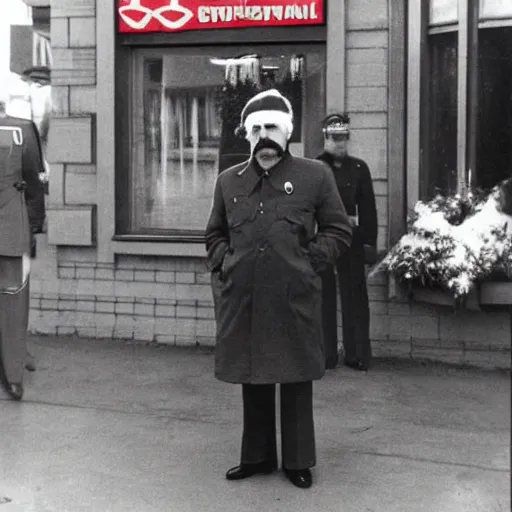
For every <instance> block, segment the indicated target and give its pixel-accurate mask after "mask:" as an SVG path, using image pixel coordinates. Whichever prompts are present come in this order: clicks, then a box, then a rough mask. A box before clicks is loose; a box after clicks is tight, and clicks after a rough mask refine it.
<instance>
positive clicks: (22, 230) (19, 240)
mask: <svg viewBox="0 0 512 512" xmlns="http://www.w3.org/2000/svg"><path fill="white" fill-rule="evenodd" d="M11 128H13V129H11ZM43 170H44V164H43V159H42V152H41V146H40V142H39V136H38V133H37V128H36V126H35V124H34V123H33V122H32V121H27V120H24V119H17V118H13V117H5V118H0V256H13V257H15V256H21V255H22V254H27V253H30V244H31V232H32V231H38V230H39V229H40V226H41V224H42V222H43V221H44V216H45V209H44V186H43V184H42V183H41V181H40V179H39V173H41V172H43ZM31 224H32V226H33V228H32V227H31Z"/></svg>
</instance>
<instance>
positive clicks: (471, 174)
mask: <svg viewBox="0 0 512 512" xmlns="http://www.w3.org/2000/svg"><path fill="white" fill-rule="evenodd" d="M461 5H462V6H463V7H464V8H463V9H459V10H457V6H459V7H460V6H461ZM478 5H479V11H478V12H477V11H475V10H474V7H476V6H477V4H476V3H475V0H467V1H466V4H465V5H464V4H461V3H460V0H459V1H449V0H443V1H441V0H431V2H430V12H429V19H421V21H420V22H418V23H419V25H423V27H424V28H426V30H427V37H426V38H425V39H424V40H423V41H424V42H423V43H422V44H421V48H422V50H421V52H422V53H421V55H419V56H418V57H417V58H419V59H420V60H421V72H420V74H421V77H420V80H421V87H417V88H416V89H415V88H414V87H410V90H412V91H416V94H417V98H416V103H415V102H411V104H413V105H414V104H417V105H418V107H417V121H413V122H418V123H419V124H418V126H419V127H420V128H419V129H418V130H417V132H416V133H418V132H419V133H420V134H421V135H420V139H421V140H420V145H419V150H418V152H417V153H416V155H417V156H416V159H415V160H414V161H413V165H412V167H411V170H410V175H411V176H413V175H414V173H416V174H415V179H414V180H413V181H414V182H416V181H415V180H416V179H417V183H418V186H417V191H418V196H419V197H417V198H423V199H428V198H431V197H433V196H434V195H435V194H436V193H443V194H453V193H456V192H461V191H463V190H466V189H467V187H468V186H476V187H479V188H483V189H486V190H488V189H490V188H492V187H493V186H495V185H496V184H497V183H498V182H500V181H502V180H503V179H505V178H507V177H509V176H511V175H512V152H511V151H510V147H511V145H512V26H511V25H512V3H511V2H509V1H506V2H505V1H499V0H480V2H479V4H478ZM413 12H414V15H415V16H417V17H423V16H424V13H423V12H421V11H420V10H416V11H413ZM473 13H475V18H478V19H473ZM476 14H478V16H476ZM454 17H455V20H456V23H453V20H454ZM457 18H459V19H457ZM450 23H451V24H450ZM443 24H444V26H442V25H443ZM461 30H463V31H464V32H463V33H462V35H463V37H461V34H460V33H459V31H461ZM465 34H467V37H466V36H465ZM410 38H411V44H413V47H414V43H415V42H416V44H417V42H418V41H419V38H421V34H411V35H410ZM410 64H411V65H413V64H414V63H413V62H410ZM409 119H410V120H413V119H414V118H413V117H411V116H410V117H409ZM410 133H411V134H412V133H415V132H414V130H412V131H411V132H410ZM413 156H414V155H413ZM411 191H413V192H414V189H411ZM411 195H412V194H411Z"/></svg>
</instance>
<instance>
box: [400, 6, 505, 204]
mask: <svg viewBox="0 0 512 512" xmlns="http://www.w3.org/2000/svg"><path fill="white" fill-rule="evenodd" d="M408 5H409V10H408V40H407V48H408V52H407V64H408V71H407V90H408V96H407V114H406V116H407V130H406V133H407V152H406V169H407V208H408V211H411V210H412V209H413V208H414V205H415V204H416V202H417V201H418V200H419V199H425V197H426V194H425V190H424V188H425V187H424V186H423V183H422V179H421V178H422V176H424V173H425V172H427V169H428V165H429V162H428V154H427V152H426V151H424V149H423V148H425V147H426V145H427V136H428V116H427V115H425V114H426V111H427V110H428V106H429V102H430V99H429V97H428V90H429V87H428V86H429V82H428V79H429V69H428V63H429V47H428V36H429V35H432V34H437V33H442V32H453V31H456V32H457V41H458V43H457V44H458V46H457V59H458V66H457V87H458V99H457V182H458V192H463V191H464V190H465V187H466V185H469V186H471V185H472V184H474V178H475V176H476V170H477V169H476V163H477V154H476V153H477V137H478V66H477V59H478V39H479V33H478V31H479V29H482V28H490V27H503V26H510V25H511V24H512V16H509V17H508V16H507V17H496V18H494V19H489V18H482V19H480V17H479V14H480V0H458V12H459V16H458V21H457V23H450V24H440V25H436V26H433V25H429V22H428V16H429V8H430V6H429V2H413V1H411V0H410V1H409V4H408ZM469 180H471V183H469Z"/></svg>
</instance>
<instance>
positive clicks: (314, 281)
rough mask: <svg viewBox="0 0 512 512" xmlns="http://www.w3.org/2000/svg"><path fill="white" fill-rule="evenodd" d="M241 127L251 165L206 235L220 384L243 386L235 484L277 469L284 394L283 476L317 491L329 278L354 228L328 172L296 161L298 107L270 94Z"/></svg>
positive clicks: (236, 179)
mask: <svg viewBox="0 0 512 512" xmlns="http://www.w3.org/2000/svg"><path fill="white" fill-rule="evenodd" d="M241 117H242V119H241V121H242V122H241V126H240V129H239V134H240V135H242V136H244V137H246V138H247V140H248V141H249V143H250V148H251V158H250V159H249V160H248V161H247V162H245V163H242V164H239V165H235V166H234V167H231V168H229V169H227V170H226V171H224V172H223V173H221V174H220V175H219V177H218V179H217V183H216V186H215V192H214V199H213V206H212V210H211V214H210V218H209V221H208V225H207V228H206V247H207V251H208V264H209V268H210V270H211V271H212V288H213V295H214V302H215V315H216V321H217V344H216V355H215V376H216V377H217V378H218V379H220V380H222V381H225V382H230V383H237V384H242V397H243V436H242V453H241V461H240V464H239V465H238V466H236V467H234V468H232V469H230V470H229V471H228V472H227V474H226V478H227V479H228V480H239V479H242V478H246V477H249V476H252V475H254V474H256V473H271V472H273V471H274V470H275V469H277V450H276V429H275V417H276V416H275V385H276V384H280V385H281V386H280V393H281V436H282V437H281V451H282V466H283V470H284V472H285V474H286V476H287V477H288V479H289V480H290V481H291V482H292V483H293V484H294V485H296V486H297V487H301V488H307V487H310V486H311V483H312V476H311V472H310V468H311V467H312V466H314V465H315V464H316V453H315V438H314V423H313V409H312V389H313V386H312V381H313V380H315V379H319V378H321V377H322V376H323V375H324V372H325V368H324V352H323V339H322V309H321V307H322V290H321V278H320V276H319V272H320V271H321V270H322V269H324V268H325V267H326V266H328V265H332V264H334V262H335V260H336V258H337V257H338V255H339V254H340V253H343V252H345V251H346V250H347V248H348V247H349V245H350V240H351V228H350V225H349V220H348V217H347V215H346V214H345V210H344V207H343V204H342V202H341V199H340V196H339V193H338V191H337V188H336V184H335V182H334V177H333V175H332V173H331V171H330V170H329V168H328V167H327V166H326V165H325V164H323V163H320V162H317V161H314V160H310V159H305V158H296V157H293V156H292V155H291V154H290V153H289V151H288V141H289V140H290V137H291V135H292V131H293V112H292V108H291V105H290V102H289V101H288V100H287V99H286V98H284V97H283V96H282V95H281V94H280V93H279V92H278V91H276V90H269V91H265V92H263V93H260V94H258V95H256V96H254V97H253V98H252V99H251V100H249V102H248V103H247V104H246V106H245V107H244V109H243V111H242V116H241Z"/></svg>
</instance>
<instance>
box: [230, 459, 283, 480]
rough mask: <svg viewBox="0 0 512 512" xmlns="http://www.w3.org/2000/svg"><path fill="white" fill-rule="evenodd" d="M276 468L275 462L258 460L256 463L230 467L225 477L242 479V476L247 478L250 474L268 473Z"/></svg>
mask: <svg viewBox="0 0 512 512" xmlns="http://www.w3.org/2000/svg"><path fill="white" fill-rule="evenodd" d="M276 469H277V464H276V463H275V462H269V461H264V462H258V463H257V464H244V463H242V464H240V465H239V466H235V467H234V468H231V469H230V470H229V471H228V472H227V473H226V478H227V479H228V480H242V479H243V478H248V477H250V476H253V475H256V474H262V475H269V474H270V473H272V472H274V471H275V470H276Z"/></svg>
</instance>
